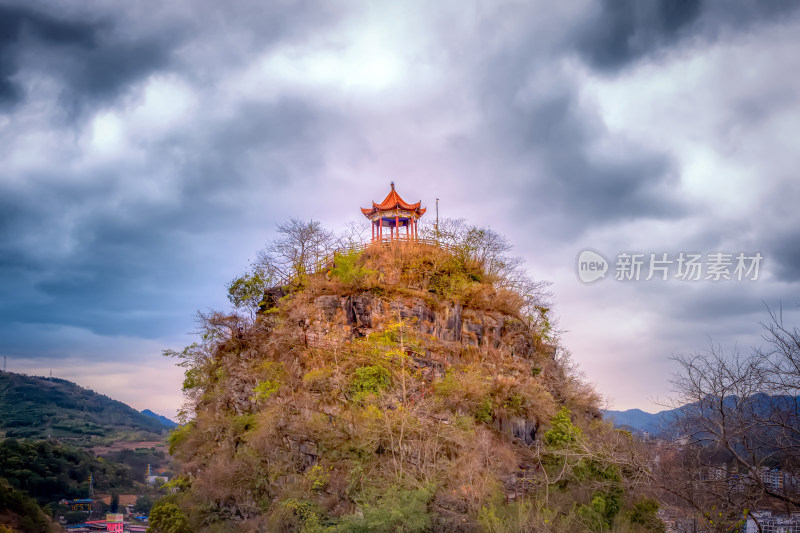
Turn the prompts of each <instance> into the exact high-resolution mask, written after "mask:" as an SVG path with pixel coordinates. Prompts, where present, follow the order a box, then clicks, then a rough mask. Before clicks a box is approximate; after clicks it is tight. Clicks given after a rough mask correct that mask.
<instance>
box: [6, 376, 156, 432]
mask: <svg viewBox="0 0 800 533" xmlns="http://www.w3.org/2000/svg"><path fill="white" fill-rule="evenodd" d="M166 429H169V427H168V426H166V425H164V424H163V423H161V422H160V421H158V420H157V419H154V418H152V417H149V416H146V415H144V414H142V413H140V412H138V411H137V410H135V409H133V408H132V407H130V406H128V405H126V404H124V403H122V402H119V401H116V400H112V399H111V398H109V397H107V396H104V395H102V394H98V393H96V392H94V391H91V390H89V389H85V388H83V387H81V386H79V385H76V384H75V383H72V382H70V381H67V380H64V379H58V378H44V377H36V376H26V375H22V374H15V373H12V372H2V373H0V434H3V435H4V436H5V437H14V438H33V439H39V438H48V437H52V438H56V439H59V440H61V441H64V442H69V443H72V444H100V443H103V442H108V441H111V440H118V439H126V440H160V439H161V438H162V433H163V432H164V430H166Z"/></svg>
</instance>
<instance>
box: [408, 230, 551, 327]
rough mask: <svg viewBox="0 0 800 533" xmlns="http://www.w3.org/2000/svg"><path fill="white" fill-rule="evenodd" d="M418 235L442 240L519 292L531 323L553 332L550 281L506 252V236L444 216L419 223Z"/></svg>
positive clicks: (491, 278) (499, 284) (497, 281)
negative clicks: (537, 276)
mask: <svg viewBox="0 0 800 533" xmlns="http://www.w3.org/2000/svg"><path fill="white" fill-rule="evenodd" d="M420 236H421V237H422V238H425V239H431V240H435V241H437V242H441V243H443V244H445V245H446V246H447V247H448V249H449V250H451V251H452V252H453V253H454V254H455V255H456V256H457V257H458V258H459V259H460V260H461V261H464V262H467V261H474V262H475V263H477V264H478V266H479V267H480V269H481V270H482V271H483V272H485V274H486V276H487V277H488V278H489V279H488V280H487V281H489V282H490V283H492V284H493V285H494V286H496V287H499V288H504V289H509V290H512V291H514V292H516V293H518V294H519V295H521V296H522V298H523V301H524V306H523V313H524V314H525V315H527V316H528V317H529V318H530V319H531V321H532V322H533V326H534V327H536V329H538V330H540V331H544V332H546V336H547V334H549V335H554V332H555V329H556V328H555V324H554V323H553V318H552V316H551V313H550V311H551V308H552V303H551V301H552V294H551V293H550V291H549V286H550V283H548V282H545V281H536V280H534V279H533V278H532V277H531V275H530V273H529V272H528V271H527V269H526V268H525V267H524V260H523V259H522V258H521V257H514V256H511V255H509V252H511V249H512V246H511V243H509V242H508V239H507V238H506V237H505V236H504V235H501V234H499V233H497V232H496V231H494V230H493V229H491V228H482V227H479V226H475V225H472V224H469V223H468V222H467V221H466V220H464V219H463V218H444V219H442V220H440V221H439V226H438V228H437V227H436V226H435V225H434V224H433V223H432V222H430V221H427V222H425V223H422V224H420Z"/></svg>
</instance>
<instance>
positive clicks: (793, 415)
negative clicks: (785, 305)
mask: <svg viewBox="0 0 800 533" xmlns="http://www.w3.org/2000/svg"><path fill="white" fill-rule="evenodd" d="M769 318H770V319H769V322H767V323H766V324H762V326H763V338H764V340H765V343H766V344H765V347H764V348H760V349H755V350H753V351H752V352H751V353H749V354H742V353H740V352H739V351H738V350H734V351H732V352H730V353H725V352H724V351H723V350H722V349H721V348H719V347H715V346H713V345H712V346H711V348H710V349H709V350H707V351H705V352H701V353H696V354H692V355H681V356H678V357H676V358H675V360H676V361H677V362H678V364H679V366H680V371H679V373H678V374H677V375H676V376H675V378H674V380H673V385H674V389H675V391H676V392H677V398H675V404H676V407H678V408H677V409H676V411H675V413H676V414H675V416H674V420H672V421H671V422H672V427H673V428H674V430H675V431H677V432H678V436H680V437H682V438H681V439H679V441H678V442H679V444H682V445H676V446H675V449H674V450H672V451H671V452H669V453H665V454H664V460H663V461H661V463H660V465H659V471H658V472H657V474H658V475H659V480H660V481H661V483H662V486H663V487H664V488H665V489H666V490H667V491H668V493H671V494H672V498H673V501H675V502H683V503H684V504H687V505H689V506H691V507H693V508H694V509H695V510H696V511H697V512H698V513H700V514H701V515H706V514H707V513H710V512H711V509H712V508H713V509H714V512H713V515H714V519H716V523H717V524H718V525H719V526H720V527H723V525H724V524H728V525H731V524H735V523H737V522H739V521H741V520H742V519H743V513H744V512H745V510H746V509H750V510H752V509H763V508H767V507H771V506H775V505H779V506H781V507H782V508H784V509H786V510H787V511H793V512H796V511H798V510H800V489H799V488H798V486H797V480H796V478H795V477H794V475H795V474H796V473H797V472H798V471H800V330H798V329H797V328H792V327H790V326H788V325H786V324H785V323H784V321H783V317H782V314H781V313H777V314H776V313H774V312H772V311H770V312H769ZM784 473H785V474H784ZM709 516H711V515H710V514H709ZM708 520H709V521H710V520H712V518H708Z"/></svg>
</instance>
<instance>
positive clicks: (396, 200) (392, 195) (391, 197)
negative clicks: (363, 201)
mask: <svg viewBox="0 0 800 533" xmlns="http://www.w3.org/2000/svg"><path fill="white" fill-rule="evenodd" d="M421 204H422V202H421V201H419V202H417V203H415V204H410V203H408V202H406V201H405V200H403V199H402V198H401V197H400V195H399V194H398V193H397V191H396V190H395V189H394V182H392V190H391V191H389V194H387V195H386V198H384V199H383V201H382V202H381V203H379V204H376V203H375V202H372V208H371V209H370V208H364V207H362V208H361V212H362V213H364V216H367V217H369V216H371V215H374V214H375V213H377V212H379V211H393V210H395V209H402V210H403V211H412V212H414V213H416V215H417V216H418V217H421V216H422V215H424V214H425V211H426V209H425V208H424V207H420V205H421Z"/></svg>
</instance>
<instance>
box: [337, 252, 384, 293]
mask: <svg viewBox="0 0 800 533" xmlns="http://www.w3.org/2000/svg"><path fill="white" fill-rule="evenodd" d="M362 256H363V252H359V251H351V252H347V253H344V254H342V253H336V254H335V255H334V259H333V264H334V267H333V269H332V270H331V274H333V275H334V276H336V278H338V279H339V281H341V282H342V283H343V284H344V285H346V286H348V287H359V286H361V285H362V284H363V282H364V280H365V279H366V278H367V276H369V275H372V274H376V272H375V271H373V270H369V269H368V268H365V267H364V265H363V261H362Z"/></svg>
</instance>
